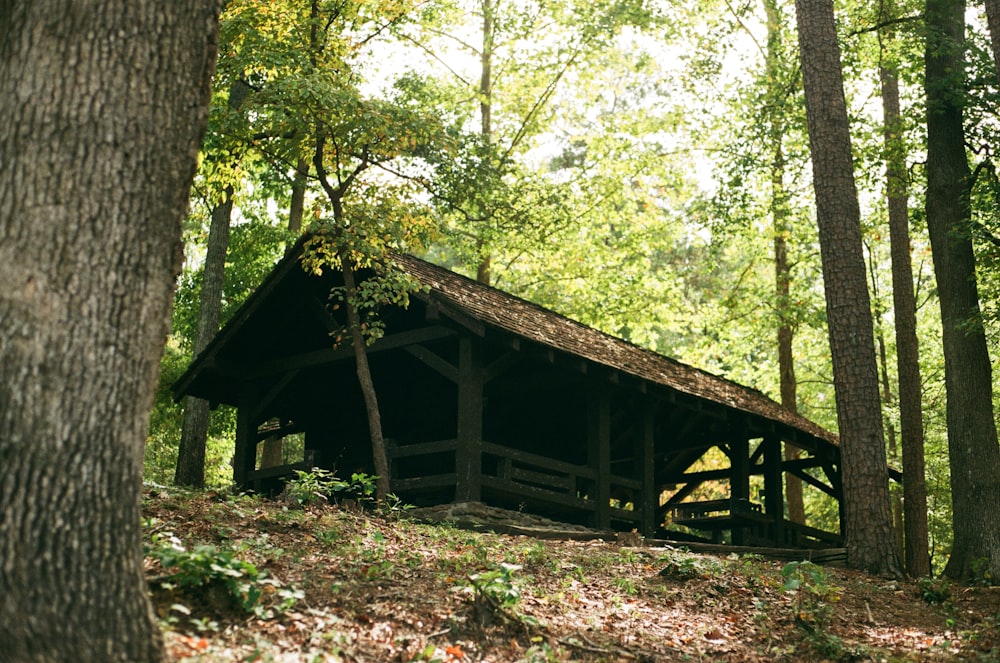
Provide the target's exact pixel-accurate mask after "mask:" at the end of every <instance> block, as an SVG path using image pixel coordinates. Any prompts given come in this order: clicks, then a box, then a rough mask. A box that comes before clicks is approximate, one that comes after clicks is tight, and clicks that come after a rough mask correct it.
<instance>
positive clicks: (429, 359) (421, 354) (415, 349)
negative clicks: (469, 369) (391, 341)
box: [403, 344, 458, 384]
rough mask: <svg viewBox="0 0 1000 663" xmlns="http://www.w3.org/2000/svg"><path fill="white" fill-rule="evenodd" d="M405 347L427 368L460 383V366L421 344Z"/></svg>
mask: <svg viewBox="0 0 1000 663" xmlns="http://www.w3.org/2000/svg"><path fill="white" fill-rule="evenodd" d="M403 349H404V350H405V351H406V352H407V353H409V354H410V355H411V356H413V357H414V358H415V359H417V360H418V361H419V362H420V363H422V364H423V365H424V366H426V367H427V368H430V369H432V370H434V371H437V372H438V373H440V374H441V375H443V376H444V377H445V378H446V379H447V380H448V381H450V382H454V383H456V384H457V383H458V368H457V367H456V366H454V365H453V364H452V363H451V362H449V361H447V360H445V359H443V358H442V357H441V356H440V355H438V354H436V353H434V352H432V351H430V350H428V349H427V348H425V347H424V346H422V345H419V344H414V345H408V346H406V347H405V348H403Z"/></svg>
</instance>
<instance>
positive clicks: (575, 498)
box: [482, 442, 596, 511]
mask: <svg viewBox="0 0 1000 663" xmlns="http://www.w3.org/2000/svg"><path fill="white" fill-rule="evenodd" d="M483 467H484V468H485V469H484V472H483V476H482V483H483V487H484V488H487V489H491V490H494V491H496V492H498V493H501V494H504V495H507V496H510V497H514V498H522V497H524V498H531V499H534V500H537V501H542V502H547V503H550V504H555V505H559V506H564V507H565V506H568V507H575V508H577V509H581V510H583V511H594V510H595V509H596V505H595V503H594V502H593V500H591V499H589V498H588V495H587V488H588V487H589V486H590V485H592V484H593V483H594V480H595V479H596V473H595V472H594V470H593V469H591V468H590V467H587V466H586V465H576V464H574V463H567V462H565V461H561V460H555V459H553V458H548V457H546V456H540V455H538V454H533V453H530V452H528V451H521V450H519V449H512V448H511V447H507V446H503V445H500V444H493V443H491V442H483Z"/></svg>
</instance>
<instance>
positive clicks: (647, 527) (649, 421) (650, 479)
mask: <svg viewBox="0 0 1000 663" xmlns="http://www.w3.org/2000/svg"><path fill="white" fill-rule="evenodd" d="M642 415H643V416H642V436H641V440H640V442H641V445H642V448H641V449H640V453H638V454H637V457H638V458H639V462H640V463H641V468H640V471H639V476H640V478H641V479H642V495H640V496H639V500H638V501H637V502H638V503H637V504H636V506H637V507H639V508H640V509H642V520H641V521H640V523H641V524H640V527H641V528H642V535H643V536H646V537H651V536H653V535H654V534H656V528H657V525H659V523H657V522H656V510H657V507H658V506H659V499H658V498H659V494H658V492H659V491H657V490H656V477H655V473H654V470H655V469H656V467H655V465H654V463H655V451H656V444H655V443H656V406H655V405H654V404H653V403H648V402H647V403H646V404H645V405H644V406H643V413H642Z"/></svg>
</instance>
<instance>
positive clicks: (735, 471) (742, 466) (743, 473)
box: [729, 437, 750, 546]
mask: <svg viewBox="0 0 1000 663" xmlns="http://www.w3.org/2000/svg"><path fill="white" fill-rule="evenodd" d="M730 450H731V453H730V456H729V459H730V467H729V472H730V474H729V496H730V499H732V501H733V503H734V504H735V503H736V501H737V500H746V501H749V500H750V441H749V440H748V439H746V438H743V437H741V438H737V439H734V440H733V441H732V443H731V444H730ZM732 537H733V545H737V546H741V545H743V528H742V527H735V526H734V527H733V529H732Z"/></svg>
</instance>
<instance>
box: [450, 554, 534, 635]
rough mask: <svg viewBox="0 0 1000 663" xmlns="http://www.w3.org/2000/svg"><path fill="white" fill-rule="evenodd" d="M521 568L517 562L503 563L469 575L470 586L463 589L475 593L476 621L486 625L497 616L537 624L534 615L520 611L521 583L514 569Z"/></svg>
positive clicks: (473, 600)
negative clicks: (518, 609)
mask: <svg viewBox="0 0 1000 663" xmlns="http://www.w3.org/2000/svg"><path fill="white" fill-rule="evenodd" d="M520 569H521V567H520V566H518V565H517V564H507V563H506V562H501V563H500V565H499V566H495V567H493V568H491V569H489V570H488V571H483V572H482V573H477V574H475V575H471V576H469V585H468V586H466V587H465V588H464V591H466V592H467V593H469V594H471V595H472V604H473V607H474V608H475V611H476V618H477V620H478V621H479V622H480V623H481V624H482V625H484V626H488V625H489V624H490V623H492V621H493V619H494V618H495V617H497V616H507V617H513V618H514V619H516V620H517V621H520V622H524V623H528V624H531V623H534V621H535V620H534V618H532V617H529V616H527V615H522V614H520V613H518V612H517V610H516V606H517V604H518V602H519V601H520V600H521V588H520V583H519V582H517V580H515V578H514V572H515V571H519V570H520Z"/></svg>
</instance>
